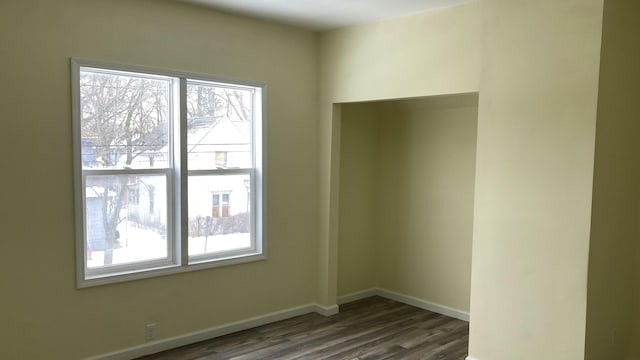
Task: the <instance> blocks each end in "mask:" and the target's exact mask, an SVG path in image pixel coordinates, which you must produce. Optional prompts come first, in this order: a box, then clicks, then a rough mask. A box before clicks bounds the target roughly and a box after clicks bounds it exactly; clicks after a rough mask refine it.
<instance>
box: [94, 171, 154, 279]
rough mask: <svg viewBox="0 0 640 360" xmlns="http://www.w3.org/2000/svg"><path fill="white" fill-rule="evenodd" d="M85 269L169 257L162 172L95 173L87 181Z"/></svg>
mask: <svg viewBox="0 0 640 360" xmlns="http://www.w3.org/2000/svg"><path fill="white" fill-rule="evenodd" d="M84 191H85V226H86V236H85V239H86V242H85V248H86V250H87V268H88V269H91V268H99V267H103V266H109V265H119V264H126V263H133V262H140V261H147V260H154V259H164V258H167V207H166V206H167V181H166V178H165V176H164V175H96V176H87V177H86V183H85V190H84Z"/></svg>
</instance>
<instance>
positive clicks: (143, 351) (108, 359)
mask: <svg viewBox="0 0 640 360" xmlns="http://www.w3.org/2000/svg"><path fill="white" fill-rule="evenodd" d="M313 312H316V313H318V314H320V315H324V316H331V315H334V314H337V313H338V305H333V306H329V307H326V306H322V305H319V304H309V305H303V306H298V307H295V308H291V309H287V310H282V311H277V312H273V313H270V314H266V315H261V316H256V317H252V318H249V319H246V320H241V321H236V322H233V323H229V324H225V325H221V326H216V327H212V328H209V329H204V330H200V331H195V332H192V333H187V334H184V335H179V336H175V337H172V338H168V339H162V340H157V341H152V342H148V343H145V344H141V345H138V346H134V347H131V348H128V349H124V350H120V351H115V352H111V353H108V354H102V355H97V356H92V357H89V358H87V359H86V360H128V359H133V358H137V357H141V356H145V355H150V354H154V353H157V352H160V351H165V350H169V349H173V348H176V347H180V346H184V345H189V344H193V343H197V342H200V341H204V340H209V339H213V338H215V337H219V336H223V335H227V334H231V333H234V332H237V331H242V330H246V329H250V328H254V327H257V326H262V325H266V324H270V323H272V322H276V321H281V320H286V319H289V318H292V317H295V316H300V315H304V314H309V313H313Z"/></svg>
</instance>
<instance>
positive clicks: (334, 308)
mask: <svg viewBox="0 0 640 360" xmlns="http://www.w3.org/2000/svg"><path fill="white" fill-rule="evenodd" d="M313 307H314V309H313V311H314V312H317V313H318V314H320V315H322V316H331V315H335V314H337V313H338V312H339V311H340V309H339V308H338V305H337V304H336V305H331V306H322V305H320V304H315V305H313Z"/></svg>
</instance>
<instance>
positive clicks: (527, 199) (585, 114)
mask: <svg viewBox="0 0 640 360" xmlns="http://www.w3.org/2000/svg"><path fill="white" fill-rule="evenodd" d="M602 6H603V4H602V0H567V1H561V2H558V1H551V0H540V1H530V0H510V1H504V0H483V1H481V2H478V3H471V4H467V5H462V6H458V7H452V8H448V9H441V10H438V11H434V12H429V13H425V14H422V15H416V16H413V17H407V18H403V19H397V20H393V21H389V22H382V23H375V24H370V25H366V26H362V27H355V28H348V29H342V30H337V31H333V32H329V33H326V34H322V36H321V41H320V44H321V48H320V51H321V61H320V66H321V71H320V85H321V86H320V91H321V92H320V106H321V108H320V116H321V117H320V128H319V134H320V151H321V153H320V176H321V178H320V188H319V191H320V193H319V196H320V230H321V231H320V232H319V234H320V238H319V240H320V248H321V250H322V251H323V253H321V254H320V256H319V259H320V260H321V263H320V267H323V268H324V269H326V270H327V271H326V273H327V274H329V275H328V276H327V279H325V280H326V281H325V282H324V283H323V284H322V285H321V287H322V286H327V289H326V291H324V294H325V295H327V294H328V296H327V299H325V301H327V302H330V301H331V296H330V295H331V288H332V287H336V281H335V280H333V279H332V275H331V272H332V271H333V269H334V268H337V266H336V264H335V263H334V259H333V258H332V255H333V254H334V252H335V249H337V247H338V237H337V231H335V230H334V229H336V228H337V227H338V226H337V220H336V214H337V213H338V207H337V204H338V202H337V201H338V199H339V198H340V197H339V194H340V191H341V189H340V186H339V181H338V179H339V176H338V175H337V174H336V171H339V167H337V164H339V162H340V157H339V154H340V131H339V130H336V124H339V118H337V117H333V116H332V115H333V110H334V107H333V105H332V104H334V103H336V102H345V101H367V100H379V99H385V98H399V97H415V96H429V95H437V94H450V93H455V92H475V91H479V92H480V101H479V118H478V148H477V159H476V169H477V171H476V184H475V202H474V206H475V210H474V238H473V261H472V282H471V336H470V355H471V356H472V357H474V358H477V359H479V360H507V359H508V360H511V359H518V360H529V359H532V360H533V359H554V360H564V359H566V360H575V359H581V358H583V357H584V347H585V323H586V297H587V265H588V249H589V233H590V223H591V192H592V177H593V161H594V155H593V154H594V148H595V125H596V101H597V85H598V72H599V68H598V67H599V51H600V37H601V20H602ZM480 79H481V80H480ZM323 229H324V230H323Z"/></svg>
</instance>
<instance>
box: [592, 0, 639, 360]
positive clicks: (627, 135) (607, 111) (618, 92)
mask: <svg viewBox="0 0 640 360" xmlns="http://www.w3.org/2000/svg"><path fill="white" fill-rule="evenodd" d="M639 14H640V3H638V2H637V1H634V0H607V1H605V3H604V21H603V31H602V32H603V35H602V52H601V67H600V86H599V92H598V119H597V128H596V129H597V135H596V153H595V172H594V189H593V210H592V223H591V248H590V252H589V283H588V298H587V333H586V349H585V351H586V356H585V359H588V360H610V359H626V358H627V357H630V356H632V355H634V356H636V357H640V351H638V345H637V344H638V343H640V340H639V339H640V337H638V335H635V336H634V334H633V333H632V331H633V324H634V317H633V316H634V312H637V311H638V309H640V302H638V300H637V298H636V299H634V292H637V290H638V288H637V279H636V274H637V273H636V271H637V267H638V261H637V260H638V258H637V253H636V248H637V246H638V242H639V239H640V237H639V233H638V225H637V224H638V219H639V216H640V215H639V213H638V201H639V199H640V193H639V191H638V190H640V188H639V184H640V162H638V154H640V141H638V137H639V136H640V111H639V110H638V106H637V103H638V99H639V98H640V90H638V83H639V82H640V70H639V69H638V63H640V49H638V47H637V46H631V44H632V43H635V41H636V36H635V35H636V34H638V33H639V32H640V25H639V24H638V21H637V17H638V15H639ZM635 295H636V296H637V294H635ZM636 327H637V325H636ZM613 331H615V332H616V336H615V339H612V332H613ZM636 331H637V330H636Z"/></svg>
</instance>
